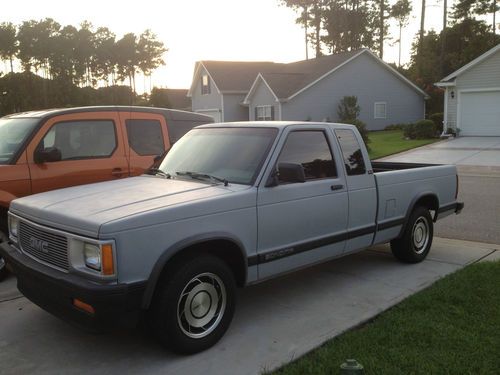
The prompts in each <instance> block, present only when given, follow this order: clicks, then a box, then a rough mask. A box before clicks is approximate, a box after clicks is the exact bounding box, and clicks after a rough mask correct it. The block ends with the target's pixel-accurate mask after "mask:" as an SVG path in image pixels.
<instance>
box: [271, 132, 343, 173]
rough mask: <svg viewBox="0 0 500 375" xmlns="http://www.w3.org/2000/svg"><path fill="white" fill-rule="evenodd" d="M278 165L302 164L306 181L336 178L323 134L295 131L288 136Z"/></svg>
mask: <svg viewBox="0 0 500 375" xmlns="http://www.w3.org/2000/svg"><path fill="white" fill-rule="evenodd" d="M279 163H295V164H302V167H304V173H305V175H306V180H315V179H320V178H331V177H337V170H336V167H335V163H334V161H333V157H332V152H331V150H330V146H329V144H328V141H327V140H326V135H325V133H324V132H322V131H320V130H318V131H295V132H292V133H290V134H289V135H288V138H287V140H286V143H285V145H284V147H283V150H282V151H281V155H280V156H279V158H278V165H279Z"/></svg>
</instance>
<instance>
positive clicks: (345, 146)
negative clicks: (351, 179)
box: [335, 129, 366, 176]
mask: <svg viewBox="0 0 500 375" xmlns="http://www.w3.org/2000/svg"><path fill="white" fill-rule="evenodd" d="M335 134H336V135H337V138H338V140H339V143H340V148H341V150H342V155H343V157H344V163H345V169H346V171H347V175H348V176H355V175H360V174H365V173H366V167H365V160H364V159H363V154H362V152H361V146H360V144H359V142H358V139H357V138H356V135H355V134H354V132H353V131H352V130H348V129H339V130H335Z"/></svg>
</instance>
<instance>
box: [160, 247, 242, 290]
mask: <svg viewBox="0 0 500 375" xmlns="http://www.w3.org/2000/svg"><path fill="white" fill-rule="evenodd" d="M200 254H210V255H213V256H215V257H217V258H219V259H221V260H222V261H223V262H225V263H226V264H227V266H228V267H229V269H230V270H231V271H232V272H233V275H234V279H235V281H236V284H237V285H238V286H240V287H241V286H244V285H245V282H246V276H247V263H246V259H245V258H244V257H243V253H242V251H241V249H240V247H239V246H238V245H237V244H235V243H234V242H232V241H230V240H224V239H221V240H209V241H204V242H201V243H197V244H194V245H190V246H188V247H185V248H184V249H182V250H180V251H178V252H177V253H176V254H175V255H174V256H173V257H172V258H170V259H169V260H168V261H167V263H166V264H165V265H164V267H163V270H162V272H161V275H160V278H159V279H158V281H160V280H161V279H162V278H164V277H166V276H167V275H169V274H170V272H169V269H171V268H175V267H176V266H177V265H178V264H179V263H182V262H185V261H186V260H188V259H192V258H193V257H196V256H197V255H200ZM155 289H156V287H155Z"/></svg>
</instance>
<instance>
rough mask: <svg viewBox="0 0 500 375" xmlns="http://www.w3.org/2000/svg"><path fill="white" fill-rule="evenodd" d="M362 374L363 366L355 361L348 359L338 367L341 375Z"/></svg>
mask: <svg viewBox="0 0 500 375" xmlns="http://www.w3.org/2000/svg"><path fill="white" fill-rule="evenodd" d="M364 373H365V371H364V369H363V365H362V364H361V363H359V362H358V361H356V360H355V359H348V360H346V361H345V362H344V363H342V364H341V365H340V374H341V375H360V374H364Z"/></svg>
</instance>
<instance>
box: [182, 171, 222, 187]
mask: <svg viewBox="0 0 500 375" xmlns="http://www.w3.org/2000/svg"><path fill="white" fill-rule="evenodd" d="M175 174H176V175H177V176H189V177H191V178H193V179H195V180H206V179H209V180H211V181H216V182H221V183H223V184H224V186H227V185H229V182H228V181H227V180H226V179H225V178H220V177H216V176H213V175H211V174H207V173H198V172H190V171H181V172H175Z"/></svg>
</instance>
